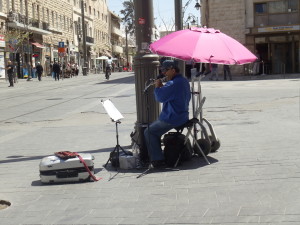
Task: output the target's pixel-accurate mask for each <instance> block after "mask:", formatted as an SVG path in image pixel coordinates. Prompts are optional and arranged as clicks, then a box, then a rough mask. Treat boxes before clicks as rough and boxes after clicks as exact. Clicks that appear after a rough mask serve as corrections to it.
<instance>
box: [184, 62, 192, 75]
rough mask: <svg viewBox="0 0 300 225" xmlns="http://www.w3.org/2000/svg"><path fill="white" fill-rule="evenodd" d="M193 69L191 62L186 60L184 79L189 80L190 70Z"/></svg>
mask: <svg viewBox="0 0 300 225" xmlns="http://www.w3.org/2000/svg"><path fill="white" fill-rule="evenodd" d="M192 68H193V60H188V61H186V62H185V77H186V78H187V79H191V77H192V73H191V69H192Z"/></svg>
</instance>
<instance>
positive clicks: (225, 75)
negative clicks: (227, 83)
mask: <svg viewBox="0 0 300 225" xmlns="http://www.w3.org/2000/svg"><path fill="white" fill-rule="evenodd" d="M227 75H228V78H229V79H230V80H232V76H231V72H230V69H229V68H228V69H227V68H224V80H227Z"/></svg>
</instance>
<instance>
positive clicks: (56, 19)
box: [55, 13, 58, 29]
mask: <svg viewBox="0 0 300 225" xmlns="http://www.w3.org/2000/svg"><path fill="white" fill-rule="evenodd" d="M55 23H56V24H55V27H56V29H58V14H57V13H55Z"/></svg>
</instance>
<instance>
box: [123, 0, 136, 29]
mask: <svg viewBox="0 0 300 225" xmlns="http://www.w3.org/2000/svg"><path fill="white" fill-rule="evenodd" d="M123 7H124V9H122V10H121V11H120V13H121V14H122V15H123V17H122V18H121V19H122V21H123V23H124V25H125V26H126V27H127V32H128V33H129V34H130V35H133V34H134V30H135V24H134V23H135V20H134V3H133V1H132V0H129V1H124V2H123Z"/></svg>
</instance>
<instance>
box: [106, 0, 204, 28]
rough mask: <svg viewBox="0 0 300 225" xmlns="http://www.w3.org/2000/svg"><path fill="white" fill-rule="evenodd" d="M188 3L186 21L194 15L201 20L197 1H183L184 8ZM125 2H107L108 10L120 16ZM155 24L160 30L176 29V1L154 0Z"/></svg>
mask: <svg viewBox="0 0 300 225" xmlns="http://www.w3.org/2000/svg"><path fill="white" fill-rule="evenodd" d="M187 2H190V4H189V5H188V6H187V7H186V11H185V16H184V20H183V21H186V18H187V17H188V16H189V15H190V14H192V15H193V16H194V17H195V19H197V20H198V21H199V20H200V12H199V11H198V10H196V9H195V4H196V1H195V0H182V6H183V7H184V6H185V4H186V3H187ZM122 3H123V0H107V4H108V8H109V10H110V11H113V12H115V13H116V14H117V15H120V10H121V9H123V4H122ZM153 8H154V18H155V24H156V26H157V28H158V29H159V30H171V29H172V28H173V29H174V23H175V16H174V15H175V13H174V0H153Z"/></svg>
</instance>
